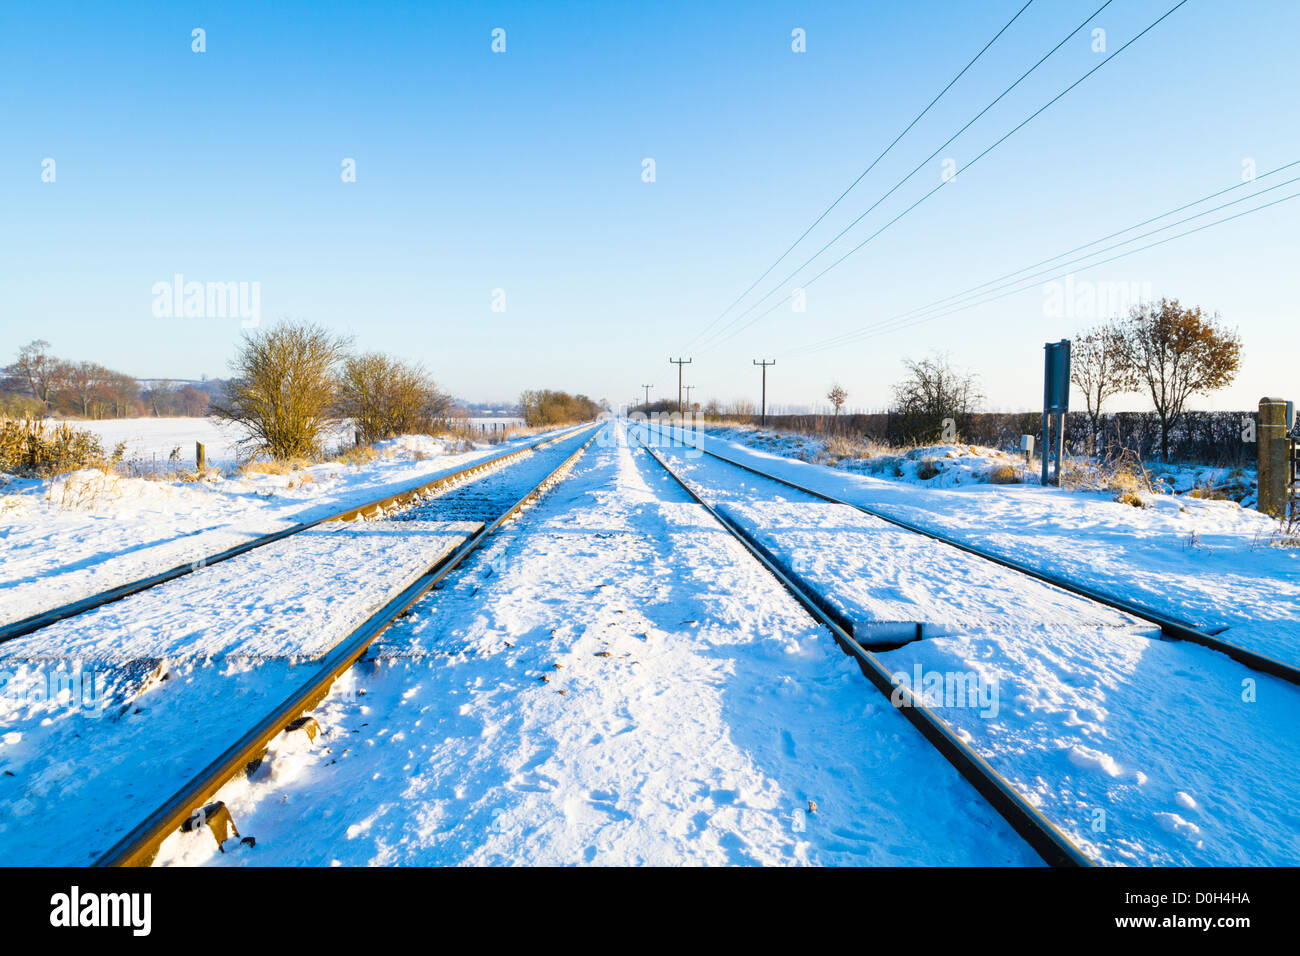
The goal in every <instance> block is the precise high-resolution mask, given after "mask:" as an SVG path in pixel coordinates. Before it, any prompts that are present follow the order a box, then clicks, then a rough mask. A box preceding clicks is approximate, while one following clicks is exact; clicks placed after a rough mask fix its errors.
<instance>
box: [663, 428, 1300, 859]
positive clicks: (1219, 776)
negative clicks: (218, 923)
mask: <svg viewBox="0 0 1300 956" xmlns="http://www.w3.org/2000/svg"><path fill="white" fill-rule="evenodd" d="M729 451H730V452H731V453H732V455H729V457H730V456H734V453H735V449H734V448H732V449H729ZM662 453H663V454H665V455H666V456H668V459H669V460H670V461H671V462H672V463H673V466H674V467H675V468H677V469H679V470H681V471H682V472H683V473H684V474H685V475H686V476H687V477H688V478H689V479H690V480H692V481H693V482H694V483H696V485H697V487H698V489H699V490H701V492H702V493H703V494H704V497H705V498H706V500H710V501H711V502H716V503H717V504H718V505H719V506H720V507H721V508H723V509H724V510H725V511H726V512H727V513H728V514H729V515H730V516H731V517H733V518H734V519H735V520H737V521H739V522H740V524H741V525H742V526H744V527H746V528H747V529H748V530H750V531H751V532H752V533H753V534H754V535H755V537H756V538H757V539H758V540H759V541H760V542H761V543H763V544H764V545H765V546H766V547H768V548H769V549H770V550H771V551H772V552H773V553H775V554H776V555H777V556H778V557H780V558H781V559H782V560H783V561H784V562H785V563H786V564H787V565H788V566H789V567H791V568H792V569H793V570H794V571H795V572H796V573H798V574H799V575H800V576H801V577H802V578H803V579H804V580H805V581H807V582H809V583H811V584H812V585H813V586H814V587H815V588H816V589H817V590H818V591H819V592H821V593H824V594H827V595H829V596H831V598H832V601H833V603H835V604H837V605H838V606H839V609H840V610H842V611H843V612H844V613H845V614H846V615H847V616H848V617H849V619H850V620H852V621H854V622H855V624H858V623H862V624H865V625H867V626H866V627H865V628H864V631H865V633H866V634H867V635H868V636H870V635H871V633H872V627H873V626H876V627H879V626H882V625H894V628H893V630H892V633H893V634H894V635H895V636H896V635H897V633H898V628H897V625H898V624H899V623H900V622H907V623H908V624H915V623H921V624H922V634H923V636H922V640H920V641H918V642H914V643H910V644H907V645H906V646H904V647H902V648H900V649H897V650H892V651H887V652H884V653H882V654H881V655H880V657H881V659H882V661H883V662H884V664H885V666H886V668H887V669H888V670H889V671H890V672H891V673H893V674H904V675H907V676H908V677H909V679H910V681H911V684H912V685H913V686H916V685H917V683H918V682H917V679H916V677H915V676H914V675H918V674H919V675H923V680H924V679H928V678H929V675H941V676H942V677H943V678H944V680H945V686H946V684H947V682H948V679H949V678H950V676H957V677H960V679H961V681H962V683H961V685H960V686H962V687H964V688H968V689H969V688H974V689H975V690H977V691H978V693H977V694H976V695H974V696H973V697H972V696H971V695H970V694H969V693H959V694H955V695H954V697H953V699H952V700H948V699H945V700H944V701H943V702H942V703H940V704H939V705H938V706H937V707H936V709H937V710H938V711H939V712H940V713H941V715H942V716H943V717H944V719H945V720H948V721H949V722H950V723H952V724H953V725H954V726H955V727H956V728H958V730H959V733H961V735H962V736H963V737H964V739H966V740H967V742H969V743H972V744H973V745H974V746H975V747H976V749H978V750H979V751H980V752H981V754H982V756H984V757H985V758H986V759H987V760H989V762H990V763H991V764H992V765H993V766H994V767H995V769H997V770H999V771H1000V772H1001V773H1002V774H1003V775H1004V776H1006V777H1008V778H1009V779H1011V780H1012V781H1013V782H1014V783H1015V784H1016V786H1017V789H1019V790H1020V791H1021V792H1023V793H1025V794H1027V795H1029V796H1030V798H1031V800H1032V801H1033V802H1034V803H1035V804H1036V805H1037V806H1038V807H1039V808H1040V809H1041V810H1042V811H1043V812H1044V813H1045V814H1046V815H1047V816H1048V818H1049V819H1051V820H1052V821H1053V822H1054V823H1056V824H1057V825H1058V826H1059V827H1061V828H1062V829H1063V830H1064V831H1065V832H1066V833H1067V834H1069V835H1070V836H1071V837H1072V838H1073V839H1074V840H1075V842H1076V843H1078V844H1079V845H1080V846H1081V847H1083V848H1084V849H1085V851H1086V852H1088V853H1089V854H1090V855H1091V856H1093V858H1094V859H1097V860H1098V861H1099V862H1106V863H1129V864H1183V865H1187V864H1191V865H1205V864H1208V863H1218V864H1226V865H1247V864H1251V863H1257V862H1262V861H1264V860H1272V861H1274V862H1289V863H1295V862H1298V861H1300V832H1298V831H1297V826H1296V821H1297V820H1300V793H1297V792H1296V790H1295V787H1294V786H1293V783H1294V767H1295V763H1296V759H1297V755H1298V754H1300V747H1297V744H1296V741H1295V739H1294V733H1293V728H1295V727H1297V726H1300V688H1296V687H1294V686H1292V685H1290V684H1287V683H1284V682H1282V681H1280V680H1277V679H1275V678H1270V677H1267V676H1264V675H1262V674H1259V673H1257V672H1255V671H1252V670H1250V669H1249V668H1246V667H1244V666H1242V665H1239V664H1237V663H1235V662H1233V661H1232V660H1230V659H1228V658H1226V657H1225V656H1223V655H1221V654H1217V653H1215V652H1213V651H1209V650H1206V649H1204V648H1201V647H1198V646H1195V645H1189V644H1182V643H1177V642H1166V641H1163V640H1161V639H1160V633H1159V629H1158V628H1156V627H1154V626H1151V625H1148V624H1145V623H1144V622H1141V621H1138V620H1136V619H1132V618H1128V617H1127V616H1125V615H1122V614H1119V613H1117V612H1114V611H1110V610H1109V609H1107V608H1105V607H1104V606H1101V605H1097V604H1095V603H1093V602H1090V601H1087V600H1084V599H1081V598H1077V597H1074V596H1072V595H1070V594H1067V593H1064V592H1061V591H1058V590H1056V589H1054V588H1051V587H1049V586H1047V585H1044V584H1041V583H1039V582H1037V581H1035V580H1034V579H1030V578H1025V577H1024V576H1023V575H1017V574H1016V573H1015V572H1013V571H1010V570H1007V569H1004V568H1001V567H999V566H996V565H991V564H990V563H989V562H986V561H983V560H981V559H979V558H977V557H974V556H972V555H969V554H966V553H964V552H961V551H959V550H957V549H955V548H951V547H948V546H946V545H943V544H940V543H937V542H934V541H931V540H929V539H925V538H922V537H920V536H918V535H915V534H910V533H908V532H906V531H902V530H900V529H898V528H896V527H893V526H891V525H889V524H887V523H886V522H883V521H880V520H878V519H875V518H872V517H870V516H867V515H863V514H861V513H860V512H856V511H853V510H851V509H848V508H845V507H844V506H842V505H832V504H827V503H825V502H820V501H818V500H816V499H813V498H811V497H810V496H805V495H802V494H800V493H799V492H797V491H793V490H792V489H789V488H787V487H785V486H782V485H779V484H777V483H774V482H769V481H765V480H764V479H762V478H758V477H755V476H753V475H751V474H748V473H745V472H741V471H740V470H739V469H736V468H734V467H733V466H731V465H727V464H725V463H723V462H719V461H717V460H716V459H713V458H707V457H701V456H696V457H692V456H691V453H690V451H688V450H686V449H683V448H681V447H665V448H663V449H662ZM736 457H738V456H736ZM768 464H769V465H770V464H771V463H770V462H769V463H768ZM773 470H776V469H773ZM828 480H829V479H828ZM825 484H826V483H825V482H823V483H822V485H821V486H820V487H822V489H823V490H825ZM852 487H853V488H855V489H856V490H857V491H858V492H859V494H858V495H857V496H856V497H854V496H853V495H848V496H846V497H849V498H851V499H853V500H858V499H860V498H862V497H863V496H862V494H861V491H862V490H863V487H862V486H858V485H856V484H854V485H852ZM909 490H910V491H911V492H912V493H913V494H916V493H917V489H915V488H911V489H909ZM1000 491H1001V489H993V488H989V487H987V486H984V488H983V492H984V494H985V495H987V494H990V493H995V492H1000ZM1020 491H1021V492H1026V493H1027V492H1029V489H1020ZM970 492H971V493H970V494H967V495H963V497H962V498H960V499H959V500H958V503H957V504H955V505H954V508H955V507H964V508H966V509H968V510H969V511H971V512H974V513H978V512H981V511H982V510H983V509H981V508H979V507H978V506H976V504H975V501H973V500H972V495H975V494H977V492H975V489H974V487H972V488H971V489H970ZM1040 492H1041V489H1034V494H1035V495H1036V497H1037V498H1041V494H1040ZM948 494H950V495H951V494H952V493H951V492H949V493H948ZM1051 494H1055V495H1056V496H1057V497H1058V498H1060V497H1063V496H1062V495H1061V494H1060V493H1051ZM927 501H929V499H927ZM1194 503H1195V504H1197V505H1207V506H1211V507H1212V508H1213V509H1215V510H1216V511H1217V510H1223V509H1224V507H1225V505H1224V503H1221V502H1194ZM1106 507H1108V508H1113V509H1116V510H1117V511H1119V512H1120V513H1121V514H1123V513H1126V512H1131V511H1134V509H1131V508H1128V507H1127V506H1124V505H1118V504H1115V503H1112V502H1106ZM1231 507H1232V508H1233V509H1236V510H1238V511H1240V509H1237V506H1236V505H1232V506H1231ZM1099 510H1103V509H1099ZM1004 513H1005V511H1004ZM909 517H915V515H914V514H912V515H909ZM1250 523H1251V524H1253V523H1254V522H1253V520H1252V521H1251V522H1250ZM1153 526H1154V523H1153V525H1149V526H1148V527H1147V529H1146V531H1147V533H1148V534H1149V533H1151V530H1152V527H1153ZM1156 527H1158V526H1156ZM1153 536H1154V535H1153ZM968 537H973V536H969V535H968ZM1080 537H1081V538H1082V540H1081V541H1079V542H1077V543H1076V544H1075V547H1077V548H1079V549H1080V550H1082V551H1085V552H1086V551H1088V550H1090V546H1091V544H1092V542H1089V541H1088V532H1087V531H1086V530H1085V531H1083V533H1082V534H1081V536H1080ZM1062 546H1063V545H1061V544H1058V545H1057V548H1058V549H1059V548H1061V547H1062ZM1173 548H1174V549H1176V553H1177V554H1179V555H1181V556H1182V558H1183V559H1184V560H1183V565H1184V568H1183V570H1184V574H1185V575H1187V576H1193V577H1198V576H1199V574H1200V573H1201V572H1202V569H1201V568H1200V567H1198V564H1197V557H1196V555H1194V554H1189V553H1188V552H1187V551H1186V550H1184V549H1182V548H1181V547H1180V546H1179V545H1178V544H1177V543H1174V544H1173ZM1269 550H1270V551H1276V550H1277V549H1269ZM1280 553H1281V554H1282V556H1283V557H1284V558H1287V557H1289V558H1291V561H1290V566H1291V569H1292V572H1293V574H1294V571H1295V569H1296V563H1295V561H1294V558H1295V557H1297V556H1298V555H1296V554H1294V552H1285V551H1283V552H1280ZM1238 560H1240V559H1238ZM1169 563H1170V564H1172V563H1173V559H1172V556H1171V557H1170V558H1169ZM1123 570H1124V569H1123V568H1120V569H1119V571H1120V573H1121V574H1122V572H1123ZM1171 573H1172V572H1171ZM1202 583H1205V582H1202ZM1276 583H1277V582H1276V581H1275V582H1274V584H1276ZM1291 583H1293V584H1294V583H1295V578H1294V577H1292V579H1291ZM1260 603H1263V596H1262V595H1261V596H1260ZM1256 610H1257V611H1258V608H1256ZM1284 613H1288V614H1289V617H1288V619H1287V622H1288V626H1289V628H1290V630H1291V634H1290V636H1291V642H1290V644H1291V646H1290V648H1289V649H1288V651H1289V654H1290V658H1291V660H1293V661H1297V662H1300V654H1297V653H1296V647H1295V643H1296V640H1297V637H1300V635H1298V634H1297V627H1296V622H1297V621H1300V603H1298V602H1296V601H1295V600H1294V599H1293V600H1292V601H1291V603H1290V605H1289V610H1286V611H1284ZM886 631H887V632H888V631H889V629H888V628H886ZM1270 633H1272V632H1271V631H1270ZM1234 635H1235V632H1234V631H1229V632H1228V634H1226V635H1225V637H1229V638H1233V637H1234ZM1245 637H1246V639H1245V640H1244V641H1243V643H1248V644H1253V645H1256V646H1258V645H1259V644H1261V643H1263V642H1262V641H1261V640H1260V635H1258V634H1247V635H1245ZM954 684H956V682H954Z"/></svg>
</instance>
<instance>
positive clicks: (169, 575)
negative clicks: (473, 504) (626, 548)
mask: <svg viewBox="0 0 1300 956" xmlns="http://www.w3.org/2000/svg"><path fill="white" fill-rule="evenodd" d="M580 427H581V426H579V428H580ZM576 430H577V429H574V428H567V429H563V430H562V431H560V432H559V434H550V435H547V436H546V437H545V438H542V439H539V440H537V441H535V442H531V443H529V444H527V445H524V446H522V447H520V448H517V449H515V450H513V451H509V452H506V453H505V454H501V455H496V456H494V457H492V458H489V459H486V460H484V461H479V462H474V463H473V464H470V465H467V466H465V467H464V468H458V469H456V470H455V471H452V472H449V473H448V474H445V475H440V476H439V477H437V478H434V479H432V480H429V481H425V482H421V483H420V484H418V485H414V486H412V487H410V488H406V489H403V490H402V491H399V492H396V493H395V494H391V495H386V496H384V497H383V498H377V499H375V500H373V501H368V502H366V503H365V504H362V505H357V506H354V507H351V508H346V509H344V510H342V511H338V512H334V513H332V514H327V515H324V516H322V517H320V518H315V519H312V520H311V521H303V522H300V523H298V524H295V525H292V526H291V527H288V528H284V529H282V530H280V531H275V532H272V533H270V534H265V535H261V536H259V537H256V538H252V539H250V540H248V541H245V542H243V543H242V544H238V545H235V546H234V547H232V548H227V549H225V550H224V551H220V552H217V553H216V554H212V555H208V556H206V557H203V558H199V559H196V560H194V561H190V562H187V563H186V564H182V565H178V566H176V567H174V568H170V569H168V570H166V571H161V572H159V573H157V574H151V575H148V576H147V577H143V578H139V579H137V580H135V581H131V582H128V583H127V584H121V585H118V586H117V587H114V588H109V589H107V590H105V591H101V592H99V593H97V594H92V595H90V596H88V597H84V598H79V599H78V600H76V601H70V602H68V603H67V604H63V605H60V606H58V607H54V608H51V609H49V610H46V611H42V612H40V613H38V614H33V615H30V616H28V617H25V618H22V619H20V620H17V621H13V622H11V623H9V624H6V625H4V626H3V627H0V644H3V643H5V642H7V641H12V640H14V639H15V638H19V637H24V636H26V635H28V634H32V633H34V632H36V631H39V630H40V629H41V628H44V627H48V626H49V625H51V624H54V623H56V622H58V621H63V620H67V619H68V618H72V617H76V616H78V615H80V614H85V613H86V612H87V611H92V610H94V609H95V608H99V607H103V606H104V605H106V604H112V603H114V602H116V601H121V600H122V599H124V598H127V597H130V596H131V595H133V594H138V593H140V592H141V591H147V590H148V589H150V588H154V587H157V586H158V585H160V584H165V583H167V582H168V581H174V580H176V579H177V578H180V577H183V576H185V575H187V574H191V573H193V572H194V571H196V570H198V569H200V568H203V567H207V566H209V565H213V564H220V563H221V562H223V561H229V560H230V559H231V558H236V557H239V556H240V555H242V554H247V553H248V552H250V551H252V550H254V549H256V548H261V547H265V546H266V545H268V544H273V543H275V542H276V541H282V540H283V539H285V538H288V537H291V536H292V535H295V534H298V533H300V532H303V531H306V530H308V529H310V528H315V527H317V526H319V525H322V524H325V523H326V522H330V521H355V520H358V519H364V518H374V517H378V516H381V515H386V514H388V513H389V512H391V511H394V510H397V509H402V508H405V507H407V506H409V505H412V504H415V503H417V502H421V501H426V500H427V499H429V498H431V497H434V496H442V495H446V494H447V493H448V492H449V491H450V490H452V489H458V488H460V487H461V486H463V485H464V484H465V483H467V482H473V481H474V480H475V479H476V478H479V477H480V476H482V475H484V474H486V473H488V472H492V471H495V470H497V469H500V468H503V467H505V466H507V465H510V464H513V463H514V462H516V461H518V460H520V459H521V458H523V457H525V456H527V455H528V454H530V453H531V452H533V451H536V450H539V449H543V448H546V447H549V446H551V445H553V444H556V443H558V442H561V441H563V440H564V439H565V438H567V437H569V436H571V435H572V434H574V432H575V431H576Z"/></svg>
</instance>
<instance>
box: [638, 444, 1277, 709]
mask: <svg viewBox="0 0 1300 956" xmlns="http://www.w3.org/2000/svg"><path fill="white" fill-rule="evenodd" d="M641 427H644V428H646V429H647V430H648V431H649V430H653V431H654V432H655V433H656V434H657V435H658V437H660V438H666V439H668V440H669V441H672V442H674V443H676V444H679V445H683V446H686V447H690V448H692V449H694V450H696V451H700V452H703V453H704V454H705V455H708V456H709V457H710V458H714V459H716V460H718V461H721V462H725V463H726V464H728V465H732V466H734V467H736V468H740V469H742V470H744V471H747V472H749V473H750V474H753V475H757V476H758V477H760V478H765V479H767V480H768V481H773V482H776V483H777V484H779V485H784V486H786V487H787V488H792V489H794V490H795V491H799V492H802V493H803V494H806V495H811V496H812V497H814V498H817V499H820V500H821V501H826V502H829V503H831V504H837V505H845V506H847V507H849V508H853V509H854V510H856V511H860V512H862V513H863V514H865V515H870V516H871V517H873V518H879V519H880V520H881V521H884V522H887V523H888V524H892V525H894V526H895V527H898V528H902V529H904V530H906V531H912V532H915V533H916V534H919V535H923V536H925V537H927V538H930V539H931V540H934V541H938V542H941V543H942V544H946V545H950V546H951V547H954V548H956V549H958V550H959V551H964V552H966V553H967V554H972V555H974V556H975V557H977V558H982V559H984V560H985V561H990V562H992V563H993V564H996V565H999V566H1001V567H1004V568H1008V569H1010V570H1012V571H1016V572H1018V573H1020V574H1023V575H1025V576H1027V577H1031V578H1034V579H1036V580H1038V581H1042V582H1043V583H1045V584H1050V585H1052V586H1053V587H1056V588H1060V589H1061V590H1062V591H1068V592H1070V593H1071V594H1077V595H1079V596H1080V597H1085V598H1087V599H1088V600H1090V601H1095V602H1097V603H1098V604H1102V605H1105V606H1106V607H1109V608H1113V609H1114V610H1116V611H1122V612H1124V613H1125V614H1131V615H1132V616H1133V617H1136V618H1139V619H1141V620H1143V621H1147V622H1149V623H1151V624H1155V625H1156V626H1157V627H1159V628H1160V633H1161V634H1162V635H1163V636H1165V637H1169V638H1173V639H1175V640H1179V641H1187V642H1188V643H1191V644H1199V645H1200V646H1201V647H1206V648H1209V649H1210V650H1213V651H1218V652H1219V653H1221V654H1225V655H1227V656H1228V657H1230V658H1232V659H1233V660H1234V661H1236V662H1237V663H1239V664H1244V665H1245V666H1246V667H1249V668H1250V669H1251V670H1256V671H1259V672H1260V673H1262V674H1269V675H1271V676H1273V677H1280V678H1281V679H1282V680H1284V681H1287V682H1289V683H1292V684H1297V685H1300V668H1296V667H1293V666H1291V665H1290V664H1287V663H1284V662H1283V661H1279V660H1277V659H1276V658H1273V657H1268V656H1266V655H1264V654H1259V653H1256V652H1255V651H1252V650H1249V649H1248V648H1245V647H1242V646H1240V645H1239V644H1233V643H1232V642H1230V641H1225V640H1223V639H1222V638H1220V637H1217V636H1216V635H1215V634H1212V633H1210V632H1208V631H1206V630H1204V629H1202V628H1199V627H1197V626H1196V625H1194V624H1191V623H1189V622H1188V621H1184V620H1180V619H1178V618H1175V617H1172V616H1170V615H1168V614H1162V613H1161V612H1159V611H1156V610H1153V609H1152V608H1149V607H1145V606H1143V605H1140V604H1136V603H1134V602H1132V601H1128V600H1125V599H1124V598H1122V597H1119V596H1117V595H1114V594H1107V593H1105V592H1103V591H1099V590H1097V589H1095V588H1092V587H1089V586H1088V585H1086V584H1081V583H1079V582H1077V581H1071V580H1070V579H1068V578H1065V577H1062V576H1060V575H1058V574H1052V573H1051V572H1049V571H1043V570H1040V569H1038V568H1035V567H1031V566H1029V565H1026V564H1023V563H1021V562H1019V561H1015V560H1012V559H1011V558H1007V557H1003V556H1002V555H999V554H995V553H993V552H991V551H988V550H985V549H984V548H981V547H978V546H977V545H973V544H969V543H967V542H964V541H961V540H960V539H958V538H954V537H951V536H949V535H946V534H943V533H941V532H939V531H935V530H934V529H933V528H927V527H925V526H924V525H919V524H916V523H915V522H912V521H907V520H906V519H903V518H899V517H897V516H896V515H891V514H889V513H888V512H885V511H880V510H878V509H876V508H870V507H867V506H866V505H860V504H855V503H854V502H852V501H845V500H844V499H842V498H837V497H835V496H834V495H828V494H826V493H825V492H822V491H817V490H815V489H813V488H809V487H806V486H805V485H801V484H799V483H798V482H794V481H790V480H789V479H787V478H781V477H779V476H777V475H772V474H769V473H768V472H765V471H762V470H761V469H758V468H754V467H753V466H752V465H746V464H744V463H743V462H739V461H736V460H734V459H732V458H728V457H726V456H725V455H719V454H718V453H717V452H714V451H710V450H709V449H707V448H704V447H702V446H701V445H699V444H691V443H689V442H687V441H685V440H684V439H683V438H680V437H678V436H677V435H676V434H674V433H673V431H672V430H671V429H669V430H667V431H665V430H664V429H663V428H662V427H660V426H657V425H656V426H651V425H649V424H647V423H641Z"/></svg>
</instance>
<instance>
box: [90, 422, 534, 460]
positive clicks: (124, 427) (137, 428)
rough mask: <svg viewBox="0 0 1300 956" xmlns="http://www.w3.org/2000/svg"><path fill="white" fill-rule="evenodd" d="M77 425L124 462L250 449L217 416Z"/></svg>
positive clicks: (344, 431) (334, 441)
mask: <svg viewBox="0 0 1300 956" xmlns="http://www.w3.org/2000/svg"><path fill="white" fill-rule="evenodd" d="M466 421H467V422H468V423H469V424H470V425H471V427H473V428H474V429H485V433H486V434H489V435H490V434H491V432H492V429H493V427H494V426H496V427H497V428H500V429H506V428H519V427H522V425H523V420H522V419H519V418H470V419H467V420H466ZM71 424H72V425H73V426H74V427H76V428H80V429H84V430H86V431H89V432H93V433H94V434H96V435H98V436H99V438H100V440H101V441H102V443H103V446H104V451H105V452H112V451H113V449H114V448H116V447H117V445H118V443H120V442H125V443H126V450H125V454H124V455H123V458H124V460H126V461H138V462H141V463H144V464H146V465H152V464H153V463H154V462H155V461H156V462H158V463H159V464H160V465H163V464H167V463H169V462H179V463H180V464H181V465H183V466H192V465H193V464H194V443H195V442H202V443H203V445H204V453H205V455H206V456H207V460H208V463H209V464H210V465H212V466H215V467H229V466H232V465H234V464H235V462H236V460H238V461H246V460H247V459H248V456H249V452H248V449H247V448H245V449H243V450H242V452H241V449H240V448H239V442H240V441H241V440H242V439H244V438H245V437H247V432H246V431H244V430H243V429H242V428H240V427H238V426H236V425H232V424H230V423H229V422H222V421H220V420H218V419H216V418H116V419H105V420H101V421H74V422H72V423H71ZM351 442H352V431H351V426H349V425H347V424H346V423H343V424H340V425H338V426H336V427H335V428H334V429H333V430H331V431H330V432H329V434H328V435H327V437H326V440H325V451H327V452H333V451H335V450H337V449H338V448H340V447H344V446H346V445H348V444H351Z"/></svg>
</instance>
